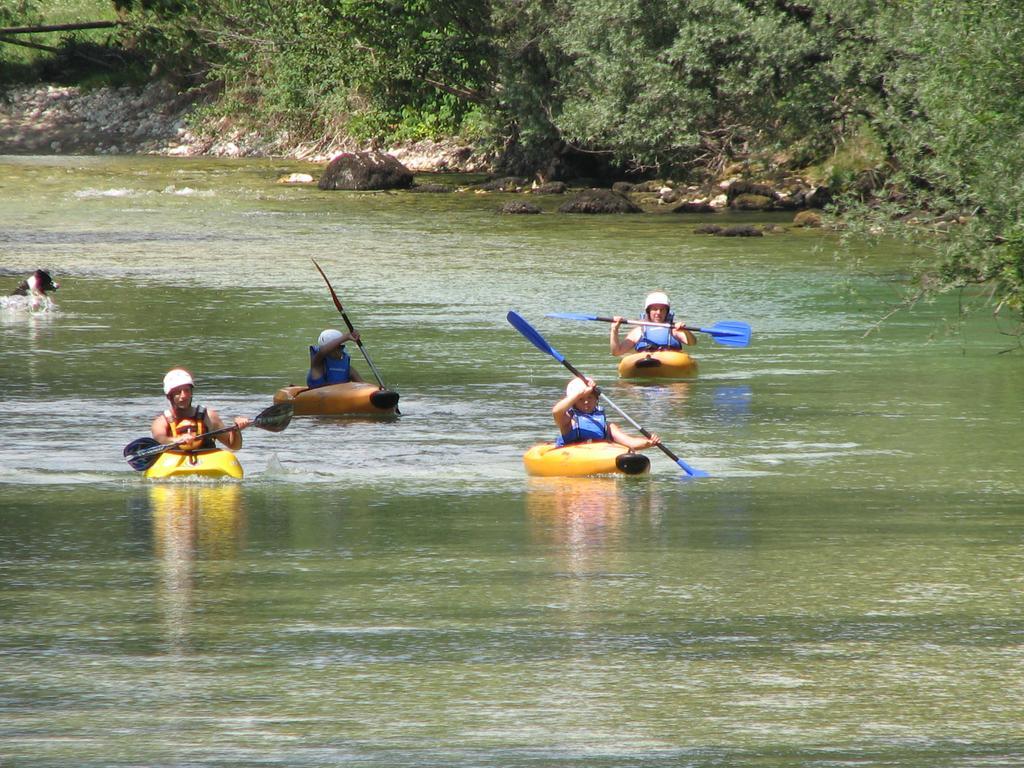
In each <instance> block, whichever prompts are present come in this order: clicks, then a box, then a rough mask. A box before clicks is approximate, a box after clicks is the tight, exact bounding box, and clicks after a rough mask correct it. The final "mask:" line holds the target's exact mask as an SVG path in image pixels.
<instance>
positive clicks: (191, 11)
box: [120, 0, 489, 140]
mask: <svg viewBox="0 0 1024 768" xmlns="http://www.w3.org/2000/svg"><path fill="white" fill-rule="evenodd" d="M120 2H121V7H122V8H123V9H125V10H126V11H130V12H131V18H132V19H133V22H134V27H135V29H136V30H137V34H138V36H139V39H140V41H141V43H142V44H143V45H145V46H146V47H147V49H149V50H151V51H152V52H153V54H154V55H155V56H156V57H157V58H158V59H159V60H160V61H162V62H164V64H165V67H166V69H167V70H168V71H170V70H175V71H177V72H181V71H182V66H181V64H182V61H183V59H184V61H185V63H186V67H185V68H184V70H185V73H186V74H187V76H188V79H189V80H191V81H192V82H194V83H201V82H211V81H216V82H219V83H221V84H222V85H223V101H222V103H221V105H220V106H221V108H223V109H224V110H226V111H229V112H230V113H231V114H232V115H233V116H234V117H235V118H236V119H238V118H241V119H242V120H243V121H245V122H248V123H250V124H251V125H254V126H260V127H262V128H266V127H267V126H271V127H274V128H277V129H279V130H287V131H289V132H290V133H293V134H294V135H295V136H296V137H298V138H301V139H303V140H308V139H309V138H312V137H317V136H328V137H333V136H337V135H339V134H340V133H345V134H348V135H355V136H357V137H362V136H368V135H370V134H372V135H373V136H375V137H378V138H384V139H390V138H394V137H398V136H411V135H427V134H437V133H442V132H443V133H447V132H451V131H452V130H455V129H458V127H459V124H460V122H461V120H462V119H463V118H464V117H465V116H466V115H468V114H469V113H470V112H471V111H472V110H473V109H474V108H475V106H474V105H475V103H476V101H479V100H481V99H482V96H481V95H480V92H479V89H480V88H482V87H484V86H485V85H486V83H487V79H488V78H487V72H486V68H487V63H488V56H487V52H486V48H487V46H488V45H489V42H488V36H487V35H486V24H487V20H488V17H489V14H488V13H487V7H486V5H485V4H483V3H481V2H477V0H454V1H448V2H443V1H437V0H415V1H412V2H405V3H397V2H396V3H382V2H374V1H373V0H335V1H332V0H294V1H293V2H290V3H279V4H271V3H267V2H265V1H263V0H120Z"/></svg>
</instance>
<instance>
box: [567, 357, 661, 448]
mask: <svg viewBox="0 0 1024 768" xmlns="http://www.w3.org/2000/svg"><path fill="white" fill-rule="evenodd" d="M596 387H597V384H595V383H594V380H593V379H587V380H586V382H584V381H583V379H581V378H579V377H578V376H577V377H574V378H573V379H572V381H570V382H569V383H568V384H567V385H566V387H565V397H563V398H562V399H561V400H559V401H558V402H557V403H555V405H554V407H553V408H552V409H551V415H552V417H554V419H555V424H557V425H558V431H559V436H558V440H556V441H555V445H557V446H558V447H561V446H563V445H572V444H573V443H584V442H588V441H591V440H605V441H607V442H610V443H618V444H619V445H624V446H626V447H627V448H630V449H632V450H634V451H638V450H643V449H644V448H652V447H653V446H655V445H658V444H659V443H661V438H660V437H658V436H657V435H655V434H652V435H651V438H650V439H649V440H648V439H647V438H646V437H633V436H632V435H627V434H626V433H625V432H623V431H622V430H621V429H619V427H618V426H617V425H616V424H613V423H611V422H610V421H608V419H607V418H606V416H605V413H604V409H603V408H601V407H599V406H598V404H597V394H596V393H595V392H594V389H595V388H596Z"/></svg>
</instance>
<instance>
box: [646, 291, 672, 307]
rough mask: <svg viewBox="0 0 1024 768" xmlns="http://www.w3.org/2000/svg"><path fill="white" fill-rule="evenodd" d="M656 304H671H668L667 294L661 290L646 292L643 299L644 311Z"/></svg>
mask: <svg viewBox="0 0 1024 768" xmlns="http://www.w3.org/2000/svg"><path fill="white" fill-rule="evenodd" d="M656 304H663V305H665V306H666V307H671V306H672V305H671V304H669V301H668V294H666V293H663V292H662V291H654V292H653V293H648V294H647V298H646V299H644V312H646V311H647V310H648V309H650V308H651V307H653V306H654V305H656Z"/></svg>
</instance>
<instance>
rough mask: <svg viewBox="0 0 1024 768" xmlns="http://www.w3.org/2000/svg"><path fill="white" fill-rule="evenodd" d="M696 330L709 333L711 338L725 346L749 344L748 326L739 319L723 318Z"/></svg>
mask: <svg viewBox="0 0 1024 768" xmlns="http://www.w3.org/2000/svg"><path fill="white" fill-rule="evenodd" d="M697 330H699V331H703V332H704V333H710V334H711V338H713V339H714V340H715V341H716V342H718V343H719V344H722V345H724V346H727V347H745V346H747V345H748V344H750V326H749V325H748V324H747V323H744V322H741V321H739V320H723V321H722V322H720V323H715V324H714V325H712V326H711V327H710V328H698V329H697Z"/></svg>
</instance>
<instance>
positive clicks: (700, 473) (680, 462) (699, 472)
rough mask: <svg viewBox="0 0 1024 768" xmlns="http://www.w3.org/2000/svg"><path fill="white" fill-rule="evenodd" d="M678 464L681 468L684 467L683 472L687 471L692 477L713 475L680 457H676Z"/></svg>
mask: <svg viewBox="0 0 1024 768" xmlns="http://www.w3.org/2000/svg"><path fill="white" fill-rule="evenodd" d="M676 464H678V465H679V467H680V469H682V470H683V472H685V473H686V474H687V475H689V476H690V477H711V475H710V474H709V473H707V472H705V471H704V470H703V469H697V468H696V467H691V466H690V465H689V464H687V463H686V462H685V461H683V460H682V459H680V458H678V457H676Z"/></svg>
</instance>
